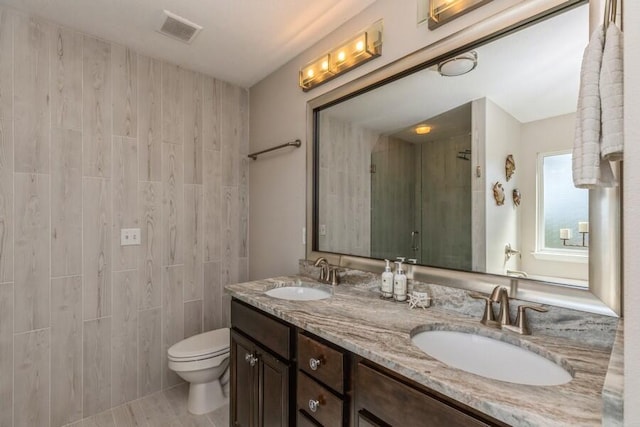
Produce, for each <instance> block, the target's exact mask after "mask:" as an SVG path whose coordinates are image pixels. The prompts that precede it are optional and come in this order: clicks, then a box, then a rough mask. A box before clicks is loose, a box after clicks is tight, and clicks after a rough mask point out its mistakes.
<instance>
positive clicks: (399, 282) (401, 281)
mask: <svg viewBox="0 0 640 427" xmlns="http://www.w3.org/2000/svg"><path fill="white" fill-rule="evenodd" d="M396 265H397V267H396V274H395V276H393V299H394V300H396V301H406V300H407V275H406V274H404V270H403V269H402V261H396Z"/></svg>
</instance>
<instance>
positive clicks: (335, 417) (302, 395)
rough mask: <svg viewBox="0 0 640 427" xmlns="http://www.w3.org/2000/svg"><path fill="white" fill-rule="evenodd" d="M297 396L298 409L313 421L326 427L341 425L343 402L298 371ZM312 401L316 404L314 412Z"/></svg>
mask: <svg viewBox="0 0 640 427" xmlns="http://www.w3.org/2000/svg"><path fill="white" fill-rule="evenodd" d="M297 394H298V396H297V403H298V408H299V409H304V410H305V412H307V414H309V415H310V416H311V417H313V419H314V420H315V421H317V422H319V423H320V424H322V425H323V426H327V427H334V426H341V425H343V417H344V402H343V401H342V399H340V398H339V397H337V396H336V395H335V394H333V393H332V392H330V391H329V390H328V389H326V388H324V387H323V386H322V385H320V384H319V383H317V382H315V381H314V380H313V379H311V378H309V377H308V376H307V375H305V374H304V373H302V372H299V371H298V393H297ZM312 401H317V402H318V405H317V408H316V410H315V411H314V410H313V407H312V405H311V404H310V402H312Z"/></svg>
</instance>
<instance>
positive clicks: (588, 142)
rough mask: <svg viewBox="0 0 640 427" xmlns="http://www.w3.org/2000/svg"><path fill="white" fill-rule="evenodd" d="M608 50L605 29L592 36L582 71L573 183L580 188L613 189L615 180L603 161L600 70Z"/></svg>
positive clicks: (601, 27) (609, 166) (597, 30)
mask: <svg viewBox="0 0 640 427" xmlns="http://www.w3.org/2000/svg"><path fill="white" fill-rule="evenodd" d="M603 49H604V28H603V26H602V25H600V26H598V28H596V30H595V31H594V32H593V34H592V35H591V39H590V40H589V44H588V45H587V47H586V49H585V51H584V56H583V58H582V69H581V71H580V91H579V94H578V108H577V111H576V134H575V140H574V144H573V183H574V185H575V186H576V187H578V188H596V187H611V186H614V185H615V179H614V177H613V172H612V170H611V165H610V164H609V162H608V161H606V160H601V159H600V138H601V130H600V124H601V122H600V112H601V110H600V89H599V83H600V68H601V66H602V54H603Z"/></svg>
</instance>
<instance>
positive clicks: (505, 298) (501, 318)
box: [489, 286, 511, 326]
mask: <svg viewBox="0 0 640 427" xmlns="http://www.w3.org/2000/svg"><path fill="white" fill-rule="evenodd" d="M489 298H491V301H492V302H497V303H500V311H499V314H498V324H499V325H500V326H504V325H510V324H511V318H510V316H509V293H508V292H507V288H503V287H502V286H496V287H495V288H493V291H492V292H491V296H490V297H489Z"/></svg>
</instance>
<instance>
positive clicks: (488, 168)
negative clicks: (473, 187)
mask: <svg viewBox="0 0 640 427" xmlns="http://www.w3.org/2000/svg"><path fill="white" fill-rule="evenodd" d="M485 123H486V124H485V126H486V127H485V165H484V171H483V173H484V174H485V177H486V178H485V186H486V193H485V204H486V205H485V206H486V216H485V222H486V241H487V244H486V254H487V255H486V256H487V259H486V262H487V264H486V271H487V272H488V273H494V274H505V273H506V269H511V270H520V258H519V257H517V256H514V257H511V259H510V260H509V261H506V262H505V254H504V248H505V245H507V243H509V244H511V247H512V248H514V249H517V250H521V247H520V233H519V230H520V208H516V207H515V206H514V204H513V196H512V194H513V190H514V189H515V188H519V183H520V180H521V176H520V173H519V172H520V171H519V169H518V165H519V164H521V162H522V156H521V155H520V153H519V147H520V126H521V124H520V122H519V121H518V120H516V119H515V117H513V116H512V115H511V114H509V113H507V112H506V111H504V110H503V109H502V108H501V107H500V106H499V105H497V104H495V103H494V102H492V101H491V100H489V99H486V98H485ZM509 154H512V155H513V158H514V160H515V162H516V172H515V173H514V174H513V176H512V177H511V179H510V180H509V181H508V182H507V180H506V176H505V162H506V159H507V156H508V155H509ZM496 182H500V183H501V184H502V187H503V189H504V193H505V201H504V204H503V205H502V206H498V205H497V204H496V201H495V200H494V198H493V185H494V184H495V183H496Z"/></svg>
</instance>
